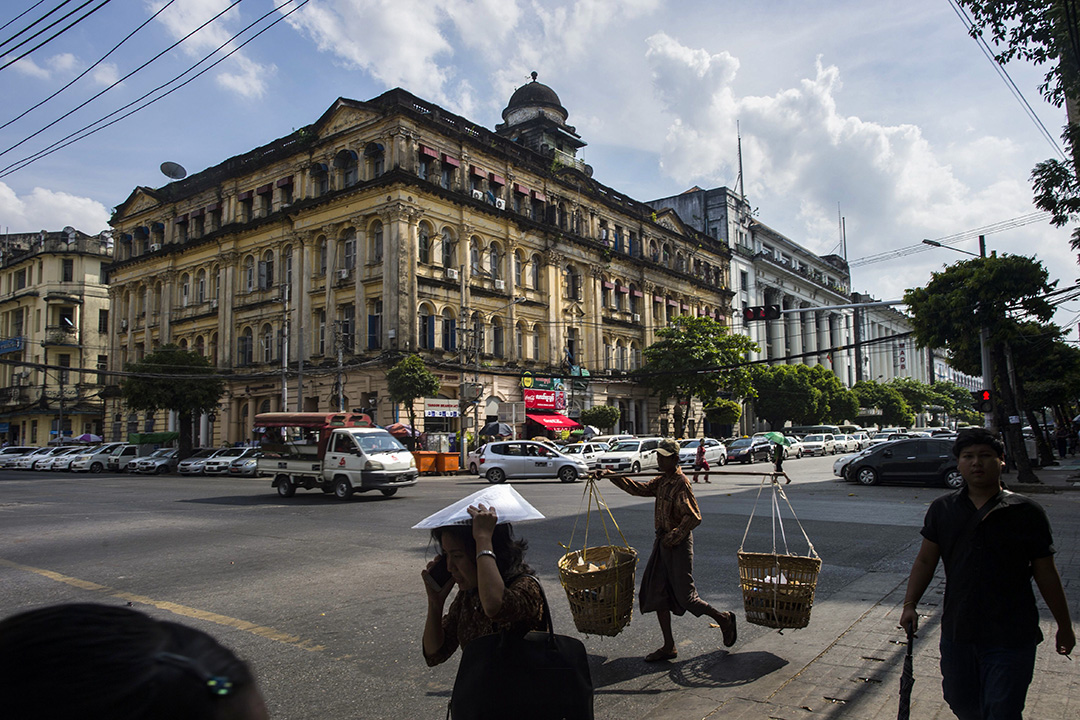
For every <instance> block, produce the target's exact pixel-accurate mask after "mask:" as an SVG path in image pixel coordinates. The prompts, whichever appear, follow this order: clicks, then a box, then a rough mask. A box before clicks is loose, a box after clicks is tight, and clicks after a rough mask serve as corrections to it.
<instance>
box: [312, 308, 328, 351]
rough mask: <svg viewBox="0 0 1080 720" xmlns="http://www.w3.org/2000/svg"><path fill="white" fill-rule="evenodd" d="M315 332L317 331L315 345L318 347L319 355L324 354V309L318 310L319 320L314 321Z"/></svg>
mask: <svg viewBox="0 0 1080 720" xmlns="http://www.w3.org/2000/svg"><path fill="white" fill-rule="evenodd" d="M315 332H316V333H318V337H317V338H316V347H318V348H319V355H325V354H326V311H325V310H320V311H319V322H318V323H316V327H315Z"/></svg>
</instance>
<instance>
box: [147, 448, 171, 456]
mask: <svg viewBox="0 0 1080 720" xmlns="http://www.w3.org/2000/svg"><path fill="white" fill-rule="evenodd" d="M172 454H173V451H172V450H171V449H170V448H161V449H160V450H155V451H154V454H153V455H151V456H150V457H156V458H163V457H170V456H172Z"/></svg>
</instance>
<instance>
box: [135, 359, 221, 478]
mask: <svg viewBox="0 0 1080 720" xmlns="http://www.w3.org/2000/svg"><path fill="white" fill-rule="evenodd" d="M124 369H125V370H126V371H127V372H129V373H132V375H130V376H129V377H127V378H125V379H124V381H123V382H122V383H120V394H121V396H122V397H123V399H124V404H126V405H127V406H128V408H130V409H132V410H142V411H144V412H158V411H159V410H174V411H176V413H177V414H178V415H179V423H178V424H179V432H180V443H179V444H180V450H179V455H180V459H181V460H182V459H184V458H186V457H188V456H189V455H191V421H192V418H193V417H195V416H197V415H201V414H203V413H207V412H210V411H212V410H215V409H217V405H218V402H219V401H220V400H221V396H222V395H224V394H225V382H224V381H223V380H222V379H221V378H218V377H214V376H213V375H214V367H213V366H212V365H211V364H210V360H209V359H208V358H206V357H203V356H202V355H200V354H198V353H196V352H192V351H190V350H184V349H183V348H181V347H179V346H178V345H171V344H170V345H162V346H161V347H160V348H158V349H157V350H155V351H154V352H152V353H150V354H149V355H147V356H145V357H144V358H143V359H142V360H140V361H139V362H136V363H128V364H127V365H125V366H124Z"/></svg>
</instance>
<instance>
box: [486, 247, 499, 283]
mask: <svg viewBox="0 0 1080 720" xmlns="http://www.w3.org/2000/svg"><path fill="white" fill-rule="evenodd" d="M502 265H503V253H502V248H500V247H499V245H498V244H497V243H491V247H490V248H489V249H488V272H489V273H491V279H492V280H502V279H503V271H502Z"/></svg>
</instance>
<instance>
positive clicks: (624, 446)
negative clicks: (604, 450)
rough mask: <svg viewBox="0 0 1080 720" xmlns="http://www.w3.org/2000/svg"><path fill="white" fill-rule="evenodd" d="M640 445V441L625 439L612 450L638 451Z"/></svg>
mask: <svg viewBox="0 0 1080 720" xmlns="http://www.w3.org/2000/svg"><path fill="white" fill-rule="evenodd" d="M639 447H641V443H639V442H633V441H630V440H623V441H621V442H619V443H617V444H616V445H615V447H613V448H611V452H637V450H638V448H639Z"/></svg>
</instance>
